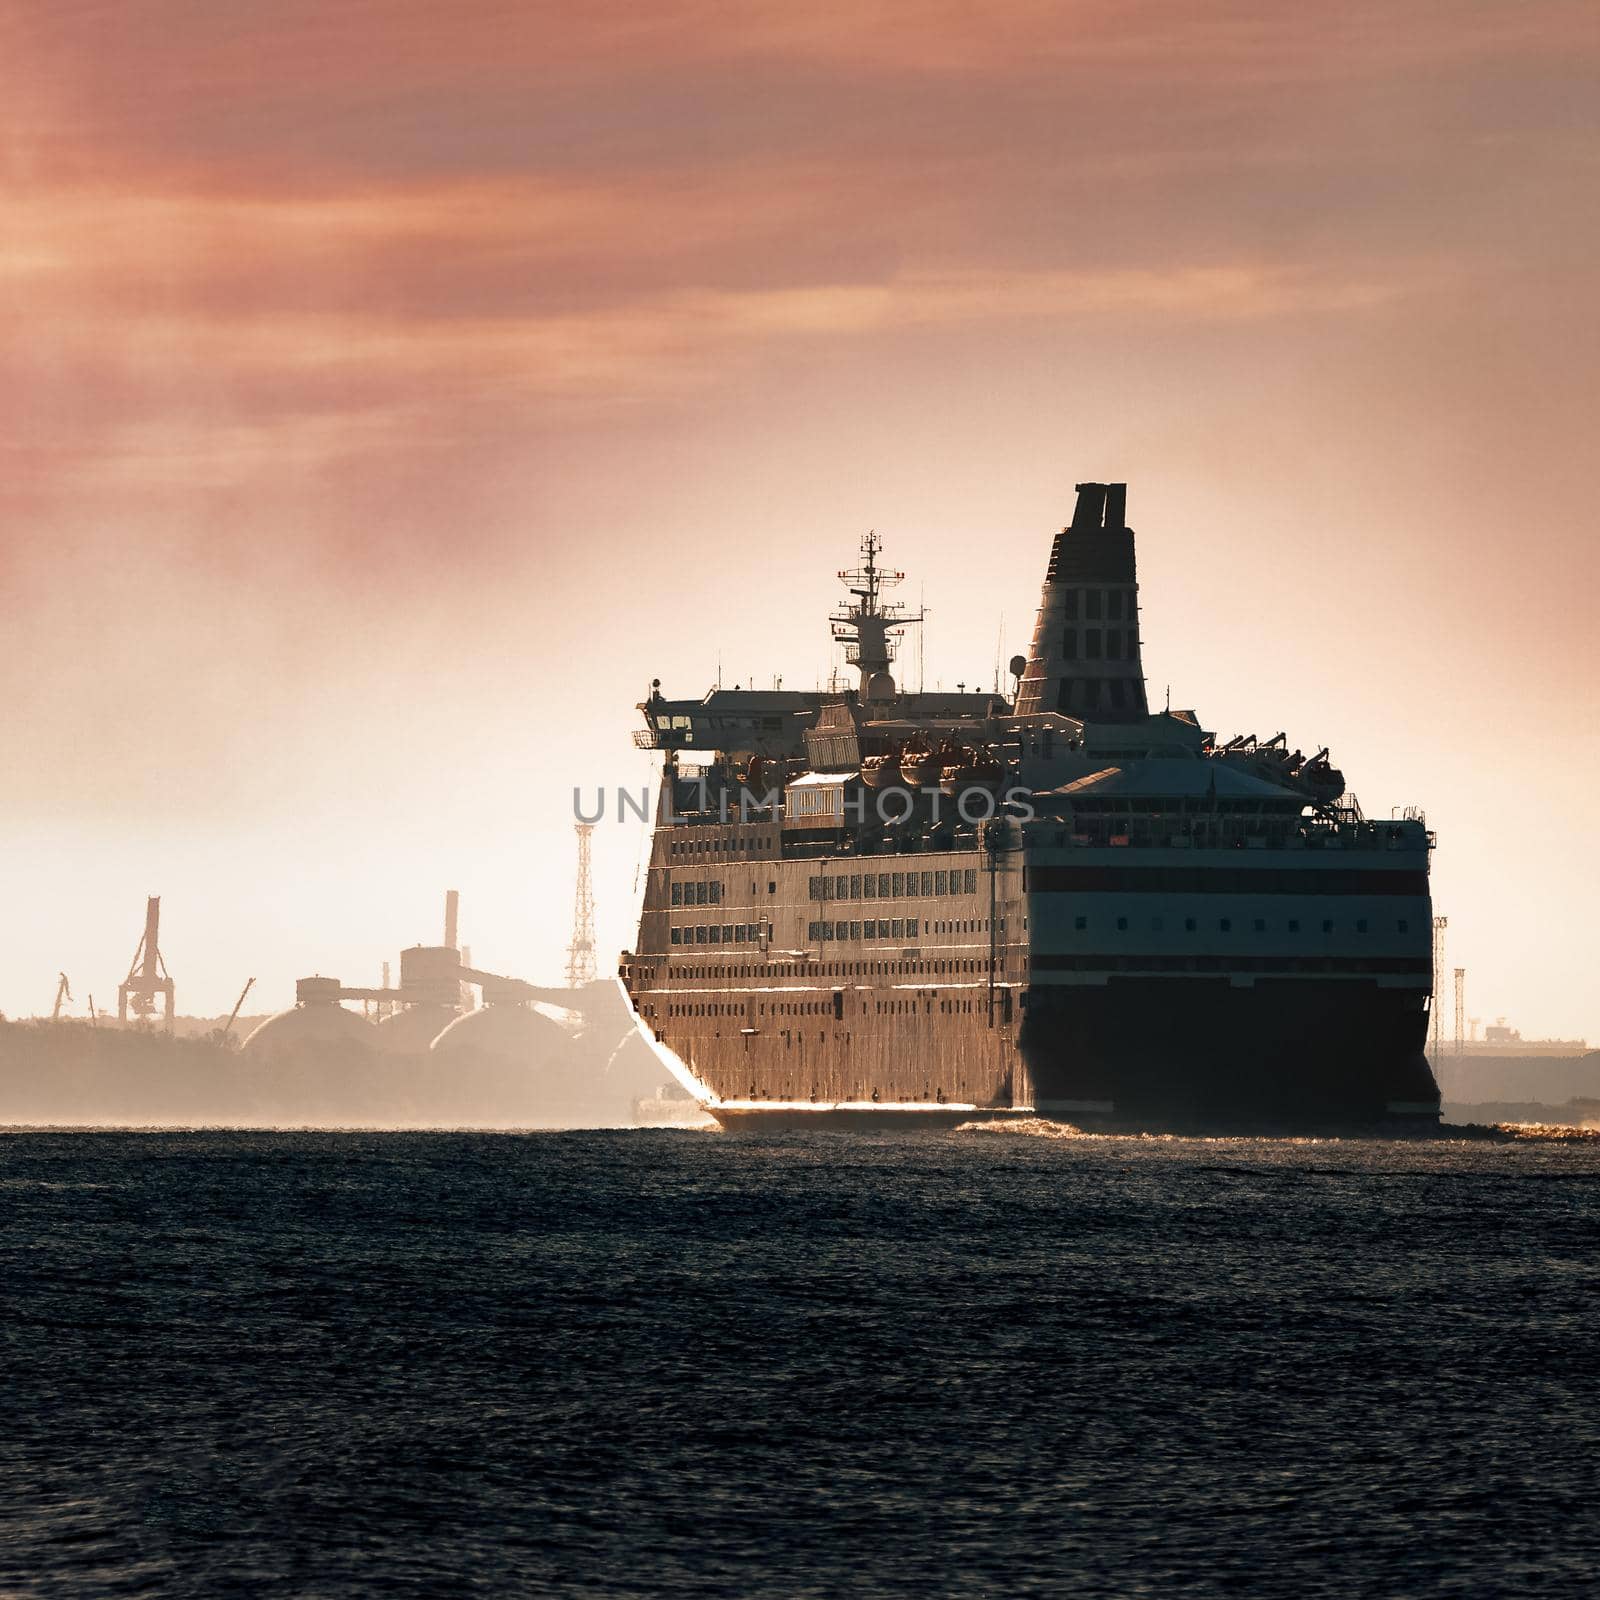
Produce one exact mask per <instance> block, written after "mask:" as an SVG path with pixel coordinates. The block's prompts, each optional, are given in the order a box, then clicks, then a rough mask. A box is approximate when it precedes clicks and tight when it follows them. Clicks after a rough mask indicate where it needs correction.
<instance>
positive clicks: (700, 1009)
mask: <svg viewBox="0 0 1600 1600" xmlns="http://www.w3.org/2000/svg"><path fill="white" fill-rule="evenodd" d="M984 1003H985V1002H984V1001H982V1000H977V1001H974V1000H973V999H972V997H971V996H963V997H961V998H959V999H953V1000H952V999H944V1000H940V1001H939V1002H938V1007H939V1010H940V1011H941V1012H944V1013H946V1014H949V1013H954V1012H969V1011H971V1010H972V1009H973V1007H974V1006H975V1005H980V1006H981V1005H983V1004H984ZM869 1005H870V1006H871V1007H872V1008H873V1010H874V1011H875V1012H876V1013H877V1014H878V1015H880V1016H912V1015H914V1014H915V1013H917V1012H919V1011H920V1012H923V1013H924V1014H926V1015H932V1013H933V1009H934V1001H933V999H932V998H931V997H925V996H924V997H918V998H917V999H914V1000H907V999H895V1000H874V1001H866V1000H863V1001H862V1002H861V1011H862V1014H863V1015H865V1014H866V1013H867V1009H868V1006H869ZM666 1010H667V1015H668V1016H669V1017H745V1018H749V1017H754V1016H762V1017H764V1016H767V1015H768V1008H767V1006H766V1005H765V1004H762V1005H759V1006H756V1007H753V1008H751V1009H749V1010H746V1008H745V1007H744V1006H743V1005H742V1004H736V1005H727V1004H724V1003H722V1002H719V1001H715V1000H690V1001H684V1002H682V1003H680V1004H676V1005H669V1006H668V1007H667V1008H666ZM770 1014H771V1015H772V1016H774V1017H825V1016H833V1017H835V1018H838V1017H840V1015H841V1013H840V1008H839V1007H838V1006H836V1005H835V1004H834V1003H833V1001H831V1000H779V1001H775V1002H774V1003H773V1005H772V1007H771V1013H770Z"/></svg>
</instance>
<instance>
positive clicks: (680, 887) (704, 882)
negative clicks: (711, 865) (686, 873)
mask: <svg viewBox="0 0 1600 1600" xmlns="http://www.w3.org/2000/svg"><path fill="white" fill-rule="evenodd" d="M672 903H673V905H675V906H720V905H721V904H722V885H721V884H720V883H719V882H717V880H716V879H715V878H702V879H700V880H699V881H698V882H696V883H684V882H683V881H682V880H681V879H674V880H673V884H672Z"/></svg>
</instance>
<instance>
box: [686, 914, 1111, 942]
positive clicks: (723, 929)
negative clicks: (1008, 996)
mask: <svg viewBox="0 0 1600 1600" xmlns="http://www.w3.org/2000/svg"><path fill="white" fill-rule="evenodd" d="M1079 921H1080V923H1081V921H1082V919H1081V918H1080V919H1079ZM988 931H989V919H988V918H987V917H966V918H960V919H952V920H949V921H944V920H939V921H934V920H931V919H930V920H923V919H921V918H918V917H866V918H863V919H862V920H860V921H857V920H855V919H854V918H852V919H851V920H850V921H849V922H846V921H845V920H844V919H843V918H841V919H840V920H839V921H837V922H823V921H818V922H808V923H807V924H806V938H807V940H808V941H809V942H810V943H812V944H827V943H832V942H834V941H836V940H839V939H902V940H903V939H917V938H920V937H922V936H924V935H927V934H941V933H966V934H972V933H987V932H988ZM995 931H996V932H997V933H1002V934H1003V933H1004V932H1005V931H1006V919H1005V918H1004V917H999V918H997V919H996V920H995ZM763 933H765V934H766V935H767V936H768V937H769V938H770V937H771V925H770V924H768V923H761V922H721V923H718V922H709V923H706V922H701V923H693V924H691V925H690V926H688V927H681V926H680V927H676V928H671V929H669V930H668V934H667V940H668V943H669V944H676V945H685V944H759V943H760V942H761V938H762V935H763Z"/></svg>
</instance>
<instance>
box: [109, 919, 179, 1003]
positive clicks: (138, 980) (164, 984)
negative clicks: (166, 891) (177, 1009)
mask: <svg viewBox="0 0 1600 1600" xmlns="http://www.w3.org/2000/svg"><path fill="white" fill-rule="evenodd" d="M157 995H160V996H161V998H162V1000H163V1001H164V1002H165V1007H164V1009H163V1011H162V1013H161V1020H162V1023H163V1024H164V1025H165V1027H166V1031H167V1032H168V1033H171V1032H172V1024H173V1022H174V1021H175V1020H176V1019H175V1017H174V1015H173V1003H172V974H171V973H170V972H168V971H167V963H166V962H165V960H163V959H162V955H161V897H160V896H159V895H151V896H150V898H149V900H147V901H146V902H145V908H144V936H143V938H141V939H140V940H139V948H138V949H137V950H135V951H134V952H133V964H132V965H131V966H130V967H129V968H128V976H127V977H126V978H125V979H124V980H123V981H122V982H121V983H120V984H118V985H117V1020H118V1021H120V1022H126V1021H127V1020H128V1012H129V1010H130V1009H131V1010H132V1012H133V1014H134V1015H135V1016H136V1017H138V1018H139V1019H140V1021H145V1020H147V1019H148V1018H150V1017H151V1016H153V1015H154V1014H155V1009H156V996H157Z"/></svg>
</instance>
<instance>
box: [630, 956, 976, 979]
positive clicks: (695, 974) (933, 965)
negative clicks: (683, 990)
mask: <svg viewBox="0 0 1600 1600" xmlns="http://www.w3.org/2000/svg"><path fill="white" fill-rule="evenodd" d="M1005 970H1006V959H1005V954H1004V952H1001V954H1000V956H999V957H998V958H997V959H996V960H994V961H990V960H988V959H987V958H979V957H976V956H959V957H949V958H947V959H941V960H937V961H807V962H804V963H801V962H796V961H771V962H762V963H760V964H759V965H749V966H723V965H714V966H699V965H696V964H695V963H693V962H691V963H689V964H688V965H685V964H684V963H683V962H682V961H680V962H679V963H678V965H677V966H676V967H671V966H670V964H669V968H668V971H667V972H665V973H662V972H656V971H652V972H651V973H650V974H649V980H650V981H651V982H655V981H657V980H665V981H668V982H670V981H671V980H672V977H673V975H676V976H677V977H678V978H679V979H686V980H687V981H689V982H691V983H701V982H706V981H716V980H721V979H726V978H759V979H761V980H762V982H767V981H769V980H770V979H773V978H811V979H816V978H913V977H917V976H927V977H935V978H959V977H963V976H965V977H975V976H976V975H977V974H979V973H987V972H1004V971H1005Z"/></svg>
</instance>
